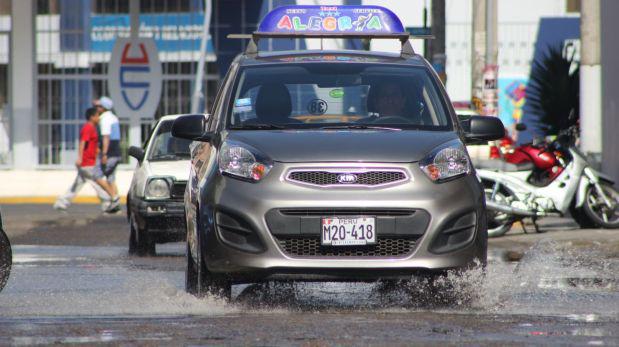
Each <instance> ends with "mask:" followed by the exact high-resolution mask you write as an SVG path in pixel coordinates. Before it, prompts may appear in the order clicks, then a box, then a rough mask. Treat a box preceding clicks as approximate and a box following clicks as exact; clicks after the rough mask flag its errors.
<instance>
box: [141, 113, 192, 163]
mask: <svg viewBox="0 0 619 347" xmlns="http://www.w3.org/2000/svg"><path fill="white" fill-rule="evenodd" d="M173 123H174V122H173V121H164V122H162V123H161V125H160V126H159V127H158V128H157V130H156V131H157V132H156V133H155V134H153V137H152V140H151V145H150V149H149V153H148V160H150V161H157V160H180V159H189V157H190V155H189V145H190V144H191V140H186V139H181V138H178V137H173V136H172V124H173Z"/></svg>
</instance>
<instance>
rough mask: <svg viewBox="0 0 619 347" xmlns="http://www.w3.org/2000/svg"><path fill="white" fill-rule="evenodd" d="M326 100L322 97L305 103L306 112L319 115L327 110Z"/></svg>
mask: <svg viewBox="0 0 619 347" xmlns="http://www.w3.org/2000/svg"><path fill="white" fill-rule="evenodd" d="M327 108H328V106H327V102H326V101H324V100H322V99H314V100H312V101H310V102H309V104H308V105H307V112H309V113H310V114H315V115H320V114H325V113H326V112H327Z"/></svg>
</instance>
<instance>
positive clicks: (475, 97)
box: [471, 0, 486, 113]
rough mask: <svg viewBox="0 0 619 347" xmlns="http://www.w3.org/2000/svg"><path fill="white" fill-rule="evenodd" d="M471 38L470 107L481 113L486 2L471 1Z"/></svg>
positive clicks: (481, 0)
mask: <svg viewBox="0 0 619 347" xmlns="http://www.w3.org/2000/svg"><path fill="white" fill-rule="evenodd" d="M472 26H473V30H472V35H471V36H472V37H471V42H472V45H471V94H472V95H471V106H473V108H474V109H475V110H477V112H479V113H481V112H482V109H483V104H482V97H483V89H484V67H485V66H486V0H473V20H472Z"/></svg>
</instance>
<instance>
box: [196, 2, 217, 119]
mask: <svg viewBox="0 0 619 347" xmlns="http://www.w3.org/2000/svg"><path fill="white" fill-rule="evenodd" d="M212 9H213V8H212V6H211V4H210V1H209V0H204V24H203V26H202V40H201V41H200V59H199V60H198V66H197V71H196V80H195V83H194V91H193V96H192V98H191V113H198V110H199V109H200V101H201V100H204V99H205V96H208V94H207V92H208V84H207V85H206V86H205V87H204V93H202V80H203V79H204V70H205V64H206V53H207V52H206V47H207V45H206V44H207V42H208V39H209V31H210V26H211V12H212Z"/></svg>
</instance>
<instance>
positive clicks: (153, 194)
mask: <svg viewBox="0 0 619 347" xmlns="http://www.w3.org/2000/svg"><path fill="white" fill-rule="evenodd" d="M144 197H145V198H146V199H149V200H150V199H153V200H155V199H169V198H170V183H169V182H168V180H167V179H165V178H161V177H156V178H151V179H150V180H149V181H148V183H147V184H146V190H145V191H144Z"/></svg>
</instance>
